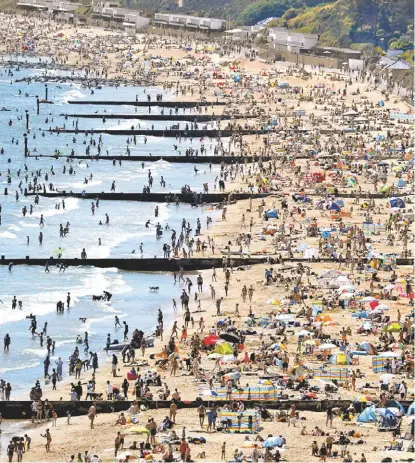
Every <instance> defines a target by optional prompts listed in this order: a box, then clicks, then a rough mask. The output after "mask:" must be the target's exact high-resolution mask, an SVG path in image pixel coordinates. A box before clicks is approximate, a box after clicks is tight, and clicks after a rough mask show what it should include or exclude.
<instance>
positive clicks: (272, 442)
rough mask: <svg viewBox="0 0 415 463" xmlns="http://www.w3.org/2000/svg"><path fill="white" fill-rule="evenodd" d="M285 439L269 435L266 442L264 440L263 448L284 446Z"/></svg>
mask: <svg viewBox="0 0 415 463" xmlns="http://www.w3.org/2000/svg"><path fill="white" fill-rule="evenodd" d="M283 444H284V440H283V439H282V438H281V437H279V436H273V437H268V439H266V440H265V441H264V442H262V448H264V449H266V448H267V447H282V445H283Z"/></svg>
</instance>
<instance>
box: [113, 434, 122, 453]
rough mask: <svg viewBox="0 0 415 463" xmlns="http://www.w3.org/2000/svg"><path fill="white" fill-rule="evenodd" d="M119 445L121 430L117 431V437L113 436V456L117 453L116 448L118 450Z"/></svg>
mask: <svg viewBox="0 0 415 463" xmlns="http://www.w3.org/2000/svg"><path fill="white" fill-rule="evenodd" d="M120 446H121V432H120V431H118V433H117V437H116V438H115V441H114V456H115V457H116V456H117V454H118V450H120Z"/></svg>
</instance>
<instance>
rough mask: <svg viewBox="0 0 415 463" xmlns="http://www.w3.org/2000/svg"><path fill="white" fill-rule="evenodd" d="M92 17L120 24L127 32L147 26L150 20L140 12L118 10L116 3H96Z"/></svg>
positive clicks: (126, 9) (125, 9)
mask: <svg viewBox="0 0 415 463" xmlns="http://www.w3.org/2000/svg"><path fill="white" fill-rule="evenodd" d="M92 15H93V16H94V17H95V18H101V19H103V20H107V21H117V22H121V23H122V24H123V26H124V27H125V29H127V30H134V29H135V30H137V29H142V28H143V27H146V26H148V24H149V23H150V20H149V19H148V18H146V17H145V16H141V12H140V11H134V10H129V9H128V8H120V7H119V3H118V2H105V3H98V4H96V5H94V6H93V7H92Z"/></svg>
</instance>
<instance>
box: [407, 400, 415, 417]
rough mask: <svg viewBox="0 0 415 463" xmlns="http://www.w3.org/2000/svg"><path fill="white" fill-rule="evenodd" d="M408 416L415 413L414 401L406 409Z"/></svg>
mask: <svg viewBox="0 0 415 463" xmlns="http://www.w3.org/2000/svg"><path fill="white" fill-rule="evenodd" d="M406 414H407V415H408V416H409V415H415V402H412V403H411V405H409V407H408V411H407V413H406Z"/></svg>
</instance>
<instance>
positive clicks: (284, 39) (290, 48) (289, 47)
mask: <svg viewBox="0 0 415 463" xmlns="http://www.w3.org/2000/svg"><path fill="white" fill-rule="evenodd" d="M268 34H269V35H268V40H269V42H271V43H272V44H273V46H274V48H275V49H276V50H280V51H287V52H289V53H300V50H310V48H313V47H314V46H315V45H316V44H317V42H318V35H316V34H302V33H297V32H293V31H290V30H289V29H287V28H285V27H274V28H271V29H269V33H268Z"/></svg>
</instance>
